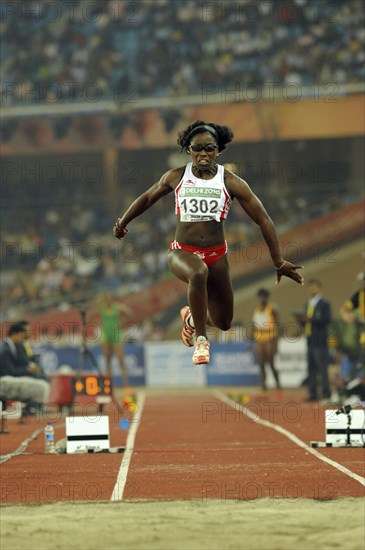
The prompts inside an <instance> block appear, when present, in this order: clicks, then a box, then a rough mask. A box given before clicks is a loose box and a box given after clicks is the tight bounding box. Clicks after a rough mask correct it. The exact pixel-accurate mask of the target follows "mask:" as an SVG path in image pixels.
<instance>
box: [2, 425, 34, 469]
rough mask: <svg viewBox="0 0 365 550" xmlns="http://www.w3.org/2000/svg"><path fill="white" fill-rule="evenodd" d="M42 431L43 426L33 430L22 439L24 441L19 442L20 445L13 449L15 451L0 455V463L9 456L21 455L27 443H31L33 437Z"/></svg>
mask: <svg viewBox="0 0 365 550" xmlns="http://www.w3.org/2000/svg"><path fill="white" fill-rule="evenodd" d="M42 432H44V428H41V429H40V430H35V431H34V432H33V433H32V434H31V435H30V436H29V437H27V439H24V441H22V442H21V444H20V446H19V447H18V448H17V449H15V451H12V452H11V453H8V454H6V455H1V456H0V464H4V462H7V461H8V460H10V459H11V458H13V457H14V456H17V455H21V454H22V453H24V451H25V450H26V449H27V447H28V445H29V443H31V442H32V441H33V440H34V439H37V437H38V436H39V434H40V433H42Z"/></svg>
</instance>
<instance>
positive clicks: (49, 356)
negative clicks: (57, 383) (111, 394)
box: [33, 344, 146, 386]
mask: <svg viewBox="0 0 365 550" xmlns="http://www.w3.org/2000/svg"><path fill="white" fill-rule="evenodd" d="M88 350H89V352H90V353H88V352H87V353H84V354H82V353H81V348H79V347H75V346H63V347H60V348H57V347H54V346H33V351H34V353H35V354H37V355H38V354H39V357H40V360H39V361H40V365H41V367H42V368H43V369H44V370H45V372H46V373H47V374H54V373H56V372H57V371H58V369H59V368H60V367H66V366H67V367H71V368H72V369H73V370H75V371H78V370H79V369H80V372H81V371H82V372H90V371H93V372H97V369H96V368H95V366H94V361H95V362H96V365H97V368H98V370H99V371H100V373H101V374H106V366H105V358H104V355H103V352H102V349H101V347H100V346H88ZM124 356H125V361H126V364H127V368H128V372H129V380H130V384H131V386H144V385H145V383H146V380H145V368H144V346H143V345H142V344H124ZM111 367H112V377H113V383H114V385H115V386H121V385H122V377H121V372H120V368H119V364H118V361H117V359H116V358H115V357H113V358H112V362H111Z"/></svg>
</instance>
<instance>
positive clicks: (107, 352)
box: [89, 291, 132, 388]
mask: <svg viewBox="0 0 365 550" xmlns="http://www.w3.org/2000/svg"><path fill="white" fill-rule="evenodd" d="M122 315H126V316H127V317H131V315H132V310H131V309H130V308H129V307H128V306H126V305H125V304H121V303H120V302H117V301H116V300H114V298H113V295H112V293H111V292H109V291H105V292H103V293H102V294H101V295H100V296H99V297H98V299H97V304H96V306H95V307H94V308H93V309H92V312H91V315H90V317H89V320H90V319H91V318H94V317H95V318H97V317H99V318H100V331H101V336H100V343H101V347H102V350H103V354H104V357H105V365H106V371H107V374H108V376H111V374H112V368H111V361H112V358H113V356H115V357H116V359H117V361H118V363H119V367H120V370H121V374H122V380H123V385H124V388H129V375H128V369H127V365H126V362H125V357H124V350H123V340H124V336H123V331H122V329H121V326H122V322H121V317H122Z"/></svg>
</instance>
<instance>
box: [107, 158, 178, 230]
mask: <svg viewBox="0 0 365 550" xmlns="http://www.w3.org/2000/svg"><path fill="white" fill-rule="evenodd" d="M182 174H183V169H181V168H175V169H173V170H169V171H168V172H166V173H165V174H164V175H163V176H161V178H160V179H159V181H157V182H156V183H154V184H153V185H152V186H151V187H150V188H149V189H147V191H145V192H144V193H142V195H140V196H139V197H138V198H137V199H136V200H135V201H134V202H132V204H131V205H130V207H129V208H128V209H127V210H126V212H124V214H122V216H121V217H120V218H118V219H117V221H116V223H115V225H114V228H113V233H114V236H115V237H117V239H122V238H123V237H124V236H125V235H126V234H127V233H128V229H127V225H128V224H129V222H131V221H132V220H134V218H137V217H138V216H140V215H141V214H143V212H145V211H146V210H147V209H148V208H150V206H152V205H153V204H154V203H155V202H157V201H158V200H160V199H161V198H162V197H164V196H165V195H167V194H168V193H171V191H173V190H174V189H175V187H176V186H177V184H178V183H179V181H180V179H181V177H182Z"/></svg>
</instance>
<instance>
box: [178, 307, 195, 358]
mask: <svg viewBox="0 0 365 550" xmlns="http://www.w3.org/2000/svg"><path fill="white" fill-rule="evenodd" d="M180 315H181V318H182V320H183V323H184V326H183V329H182V331H181V340H182V341H183V343H184V345H185V346H188V347H189V348H191V347H193V345H194V342H195V328H193V327H192V326H191V325H189V322H188V321H189V320H190V319H191V312H190V307H189V306H184V307H182V308H181V309H180Z"/></svg>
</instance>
